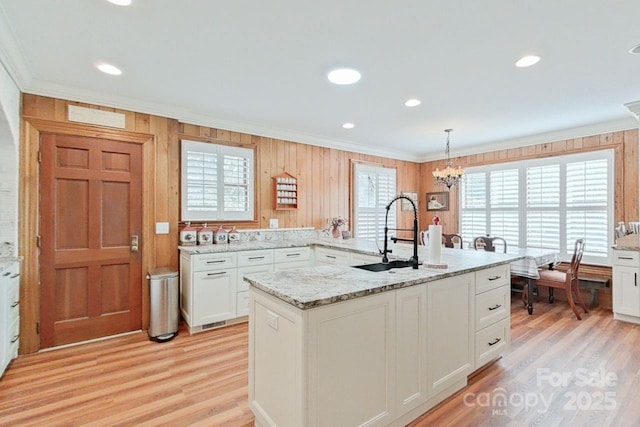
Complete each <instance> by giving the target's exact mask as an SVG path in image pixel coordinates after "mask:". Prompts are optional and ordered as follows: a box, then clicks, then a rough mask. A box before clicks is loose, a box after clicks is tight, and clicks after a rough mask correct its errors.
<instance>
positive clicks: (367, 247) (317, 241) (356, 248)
mask: <svg viewBox="0 0 640 427" xmlns="http://www.w3.org/2000/svg"><path fill="white" fill-rule="evenodd" d="M312 245H316V246H325V247H330V248H337V249H342V250H346V251H351V252H359V253H364V254H369V255H378V254H379V253H380V252H379V250H378V248H377V246H376V244H375V242H371V241H368V240H358V239H349V240H343V239H333V238H326V239H322V238H314V239H299V240H271V241H252V242H243V243H237V244H233V243H231V244H222V245H196V246H179V247H178V249H180V250H181V251H182V252H186V253H189V254H209V253H220V252H237V251H255V250H259V249H279V248H297V247H305V246H312ZM403 246H407V245H403Z"/></svg>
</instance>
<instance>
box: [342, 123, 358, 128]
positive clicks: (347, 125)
mask: <svg viewBox="0 0 640 427" xmlns="http://www.w3.org/2000/svg"><path fill="white" fill-rule="evenodd" d="M342 127H343V128H345V129H353V128H354V127H356V125H354V124H353V123H345V124H343V125H342Z"/></svg>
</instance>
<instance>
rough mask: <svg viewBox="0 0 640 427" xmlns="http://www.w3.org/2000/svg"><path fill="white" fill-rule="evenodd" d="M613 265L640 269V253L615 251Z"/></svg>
mask: <svg viewBox="0 0 640 427" xmlns="http://www.w3.org/2000/svg"><path fill="white" fill-rule="evenodd" d="M613 263H614V264H615V265H624V266H629V267H640V252H638V251H618V250H614V251H613Z"/></svg>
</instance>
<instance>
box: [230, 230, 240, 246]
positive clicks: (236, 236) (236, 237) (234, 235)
mask: <svg viewBox="0 0 640 427" xmlns="http://www.w3.org/2000/svg"><path fill="white" fill-rule="evenodd" d="M228 240H229V243H240V233H239V232H238V230H236V227H235V226H233V227H231V230H229V237H228Z"/></svg>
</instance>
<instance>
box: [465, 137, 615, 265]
mask: <svg viewBox="0 0 640 427" xmlns="http://www.w3.org/2000/svg"><path fill="white" fill-rule="evenodd" d="M460 200H461V203H460V231H461V234H462V236H463V238H464V240H465V241H467V242H470V241H472V240H473V238H474V237H476V236H481V235H484V234H491V235H495V236H500V237H504V239H505V240H506V241H507V243H508V245H509V246H519V247H533V248H544V249H553V250H557V251H559V252H560V254H561V258H562V259H563V260H568V259H569V258H570V257H571V255H572V254H573V245H574V242H575V241H576V239H578V238H581V237H584V238H586V246H585V254H584V258H583V259H584V261H586V262H589V263H592V264H604V265H608V264H610V263H611V251H610V249H609V248H610V247H611V242H612V230H613V151H612V150H604V151H595V152H591V153H586V154H573V155H568V156H558V157H550V158H546V159H536V160H530V161H523V162H517V163H504V164H498V165H491V166H482V167H477V168H467V174H466V176H465V179H464V181H463V183H462V185H461V188H460Z"/></svg>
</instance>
